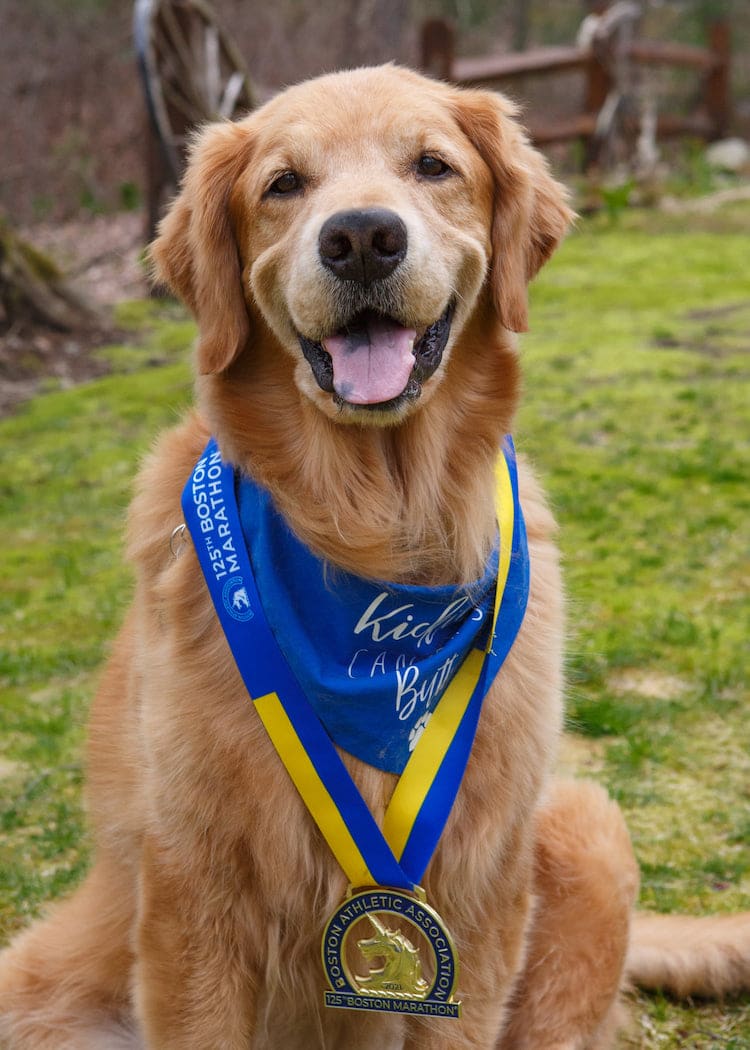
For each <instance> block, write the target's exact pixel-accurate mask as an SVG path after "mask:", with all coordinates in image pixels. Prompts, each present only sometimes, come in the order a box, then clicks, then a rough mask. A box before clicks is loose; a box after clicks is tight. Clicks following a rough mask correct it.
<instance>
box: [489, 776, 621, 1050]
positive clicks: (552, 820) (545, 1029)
mask: <svg viewBox="0 0 750 1050" xmlns="http://www.w3.org/2000/svg"><path fill="white" fill-rule="evenodd" d="M535 852H536V863H535V869H536V870H535V876H534V881H535V885H534V889H535V891H536V897H537V905H536V909H535V912H534V916H533V921H532V924H531V927H530V930H529V937H528V950H527V954H526V961H525V966H524V971H523V973H522V974H521V975H520V978H519V981H518V984H517V988H516V993H515V996H514V1001H513V1004H512V1008H511V1013H510V1017H509V1020H508V1023H507V1025H506V1028H505V1029H504V1033H503V1038H502V1040H501V1041H500V1044H499V1050H609V1048H610V1047H612V1046H613V1044H614V1037H615V1031H616V1029H617V1027H618V1024H619V1022H620V1020H621V1018H620V1010H619V1003H618V992H619V989H620V985H621V983H622V973H623V966H624V961H625V953H626V949H627V943H628V930H629V925H630V917H631V911H632V908H633V903H634V900H635V897H636V894H637V892H638V869H637V865H636V862H635V858H634V857H633V851H632V848H631V845H630V838H629V836H628V832H627V828H626V827H625V822H624V820H623V818H622V814H621V813H620V811H619V809H618V808H617V806H616V805H615V803H614V802H611V801H610V800H609V798H608V797H607V795H606V793H605V792H604V790H603V789H602V788H601V787H599V786H598V785H596V784H592V783H587V782H580V783H576V782H573V781H571V782H567V781H563V782H560V783H558V784H557V785H555V786H554V787H553V789H552V790H551V792H550V793H549V796H548V798H547V800H546V802H545V803H544V804H543V805H542V806H541V807H540V809H539V811H538V813H537V818H536V851H535Z"/></svg>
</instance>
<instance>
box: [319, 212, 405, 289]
mask: <svg viewBox="0 0 750 1050" xmlns="http://www.w3.org/2000/svg"><path fill="white" fill-rule="evenodd" d="M406 244H407V235H406V226H405V225H404V223H403V222H402V221H401V219H400V218H399V217H398V215H396V213H395V212H392V211H388V210H387V209H385V208H368V209H366V210H363V211H339V212H336V214H335V215H332V216H331V217H330V219H327V220H326V222H325V223H324V224H323V227H322V229H321V231H320V236H319V237H318V251H319V252H320V258H321V261H322V263H323V265H324V266H326V267H327V268H328V269H329V270H330V271H331V272H332V273H335V274H336V276H337V277H340V278H341V280H342V281H357V282H358V283H359V284H371V283H372V282H373V281H380V280H382V279H383V278H384V277H388V275H389V274H392V273H393V271H394V270H395V269H396V267H397V266H398V265H399V263H401V262H403V260H404V257H405V256H406Z"/></svg>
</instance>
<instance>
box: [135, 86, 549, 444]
mask: <svg viewBox="0 0 750 1050" xmlns="http://www.w3.org/2000/svg"><path fill="white" fill-rule="evenodd" d="M569 217H570V213H569V212H568V209H567V207H566V205H565V198H564V194H563V192H562V190H561V189H560V187H558V186H557V184H556V183H555V182H554V181H553V180H552V179H551V177H550V176H549V174H548V172H547V169H546V165H545V164H544V162H543V161H542V160H541V158H540V157H539V155H538V154H537V153H535V151H533V150H532V149H531V148H530V147H529V146H528V144H527V143H526V141H525V139H524V138H523V136H522V134H521V132H520V130H519V129H518V127H517V126H516V124H515V123H514V121H513V119H512V116H511V108H510V106H509V105H508V104H507V103H506V102H504V100H502V99H501V98H500V97H499V96H497V95H491V94H489V93H484V92H459V91H457V90H455V89H453V88H450V87H448V86H446V85H442V84H438V83H434V82H432V81H428V80H426V79H425V78H423V77H420V76H418V75H417V74H415V73H411V72H409V71H407V70H402V69H397V68H395V67H391V66H388V67H381V68H377V69H370V70H357V71H351V72H346V73H340V74H334V75H332V76H326V77H322V78H320V79H318V80H314V81H310V82H308V83H306V84H302V85H300V86H298V87H295V88H292V89H290V90H288V91H286V92H284V93H283V94H282V95H280V96H278V97H277V98H275V99H273V100H272V101H271V102H270V103H268V104H267V105H266V106H264V107H263V108H262V109H260V110H258V111H257V112H256V113H254V114H252V115H251V116H250V117H248V118H246V119H245V120H244V121H242V122H240V123H238V124H236V125H229V124H225V125H217V126H214V127H212V128H209V129H208V130H207V131H206V132H204V134H203V137H202V138H201V139H200V140H199V142H198V144H197V145H196V147H195V149H194V151H193V156H192V161H191V165H190V167H189V170H188V173H187V176H186V180H185V184H184V187H183V191H182V194H181V196H180V198H178V201H177V202H176V204H175V206H174V207H173V209H172V211H171V213H170V215H169V216H168V217H167V219H166V220H165V222H164V224H163V227H162V231H161V236H160V238H159V240H158V241H157V242H156V244H155V246H154V258H155V260H156V263H157V270H158V273H159V275H160V276H161V277H162V278H164V279H165V280H166V281H167V283H169V284H170V285H171V286H172V287H173V288H174V289H175V290H176V291H177V292H178V293H179V294H181V295H182V297H183V298H184V299H185V300H186V302H187V303H188V305H190V306H191V308H192V309H193V311H194V313H195V314H196V316H197V318H198V321H199V324H200V326H201V347H200V351H199V366H200V368H201V369H202V370H203V371H208V372H217V371H219V372H220V371H223V370H225V369H227V368H228V367H229V366H230V365H231V363H232V361H233V360H234V359H235V358H236V357H237V356H238V355H239V354H241V353H243V352H247V353H252V352H253V350H252V344H253V328H254V327H255V328H257V327H258V322H259V321H260V323H261V324H263V323H264V324H265V325H267V327H268V329H270V331H271V332H272V333H273V335H274V336H275V339H276V341H277V342H278V344H279V345H280V352H281V353H283V352H286V354H288V355H290V357H291V361H292V369H293V376H294V381H295V383H296V385H297V387H298V389H299V390H300V391H301V392H302V394H303V395H305V396H306V397H307V398H309V399H310V400H312V401H313V402H314V403H315V404H316V405H317V406H318V407H319V408H320V409H321V410H322V411H323V412H325V413H326V414H328V415H330V416H332V417H334V418H336V419H341V420H344V421H352V420H356V421H358V422H365V423H369V422H373V423H391V422H394V421H398V420H399V419H401V418H403V417H404V416H405V415H406V414H408V413H409V412H410V411H413V410H414V408H415V407H416V406H418V405H419V404H421V403H423V402H424V401H425V400H427V399H428V398H429V394H430V393H431V391H433V390H434V389H435V388H436V387H437V385H438V384H439V383H440V381H441V377H442V376H443V374H444V372H445V370H446V365H447V362H448V360H449V358H450V355H451V352H452V349H453V347H454V346H455V344H456V342H457V340H458V339H459V337H460V334H461V332H462V330H463V329H464V328H465V326H466V325H467V323H469V322H470V320H471V319H472V317H473V316H474V314H475V313H476V311H477V310H478V309H479V304H480V300H482V301H483V307H482V308H483V309H485V311H486V310H487V303H490V304H491V306H490V309H491V311H492V312H493V313H494V319H495V321H496V322H497V323H500V324H502V325H504V326H505V327H506V328H509V329H512V330H516V331H518V330H521V329H523V328H524V327H525V319H526V283H527V281H528V280H529V278H530V277H531V276H533V274H534V273H535V272H536V270H537V269H538V268H539V266H540V265H541V263H542V262H543V261H544V259H545V258H546V257H547V256H548V255H549V254H550V253H551V251H552V250H553V248H554V246H555V244H556V243H557V241H558V240H559V239H560V237H561V236H562V234H563V232H564V230H565V228H566V226H567V223H568V221H569ZM483 292H486V293H489V294H485V295H484V296H483ZM258 314H260V318H258V316H257V315H258Z"/></svg>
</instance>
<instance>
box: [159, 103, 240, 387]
mask: <svg viewBox="0 0 750 1050" xmlns="http://www.w3.org/2000/svg"><path fill="white" fill-rule="evenodd" d="M251 150H252V136H251V134H250V130H249V128H248V127H247V126H246V125H243V124H232V123H229V122H228V121H227V122H226V123H222V124H211V125H209V126H208V127H206V128H205V129H203V131H202V132H200V134H199V135H198V137H197V138H196V139H195V141H194V142H193V145H192V148H191V150H190V157H189V162H188V167H187V171H186V173H185V177H184V179H183V182H182V188H181V190H180V194H179V196H178V197H177V199H176V200H175V201H174V202H173V204H172V206H171V208H170V210H169V212H168V213H167V215H166V216H165V218H164V219H163V220H162V222H161V224H160V226H159V236H158V237H157V239H156V240H155V241H154V243H153V244H152V245H151V249H150V256H151V261H152V263H153V268H154V275H155V277H156V279H157V281H159V282H162V283H164V284H166V285H167V286H168V287H169V288H170V289H171V290H172V291H173V292H174V293H175V294H176V295H178V296H179V297H180V298H181V299H182V300H183V302H185V304H186V305H187V306H188V307H189V308H190V310H191V312H192V313H193V315H194V316H195V319H196V320H197V322H198V326H199V329H200V335H199V341H198V371H199V372H201V373H211V372H223V371H224V370H225V369H226V368H228V367H229V365H230V364H231V363H232V361H233V360H234V359H235V357H236V356H237V355H238V354H239V352H240V351H241V350H242V348H243V346H244V345H245V342H246V341H247V337H248V334H249V322H248V315H247V308H246V306H245V299H244V296H243V294H242V278H241V263H240V258H239V249H238V246H237V241H236V238H235V234H234V230H233V228H232V220H231V216H230V213H229V197H230V194H231V192H232V187H233V186H234V184H235V183H236V181H237V179H238V178H239V176H240V174H241V173H242V171H243V170H244V169H245V167H246V166H247V164H248V163H249V160H250V153H251Z"/></svg>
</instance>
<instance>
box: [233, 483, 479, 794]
mask: <svg viewBox="0 0 750 1050" xmlns="http://www.w3.org/2000/svg"><path fill="white" fill-rule="evenodd" d="M239 508H240V518H241V520H242V531H243V533H244V536H245V542H246V544H247V548H248V552H249V554H250V561H251V563H252V566H253V573H254V575H255V580H256V583H257V586H258V591H259V593H260V597H261V601H262V603H263V611H264V613H265V615H266V618H267V620H268V623H269V624H270V627H271V630H272V631H273V634H274V636H275V638H276V641H277V643H278V645H279V648H280V649H281V651H282V652H283V654H284V657H285V659H286V661H287V663H288V664H289V666H290V667H291V669H292V671H293V673H294V675H295V677H296V678H297V680H298V682H299V684H300V686H301V687H302V691H303V692H304V693H305V695H306V696H307V698H308V700H309V702H310V704H311V706H312V707H313V709H314V711H315V713H316V714H317V716H318V717H319V718H320V720H321V722H322V723H323V725H324V726H325V728H326V731H327V732H328V735H329V736H330V737H331V738H332V740H333V741H334V742H335V743H336V744H338V746H339V747H341V748H343V750H344V751H348V752H349V753H350V754H352V755H356V756H357V758H360V759H362V760H363V761H364V762H367V763H368V764H369V765H371V766H376V767H377V768H378V769H382V770H386V771H387V772H389V773H401V772H402V771H403V769H404V766H405V765H406V763H407V761H408V759H409V755H410V754H411V752H412V751H413V749H414V747H415V745H416V743H417V740H418V739H419V737H420V736H421V733H422V731H423V730H424V728H425V726H426V724H427V722H428V720H429V718H430V715H431V713H432V711H433V710H434V708H435V706H436V705H437V703H438V701H439V699H440V697H441V696H442V695H443V693H444V691H445V688H446V686H447V685H448V683H449V682H450V680H451V678H452V677H453V675H454V674H455V672H456V670H457V669H458V668H459V667H460V665H461V663H462V662H463V660H464V658H465V657H466V655H467V654H468V653H469V651H470V650H471V649H472V648H476V647H478V646H479V647H481V645H482V644H483V643H484V641H485V640H486V637H487V632H488V630H489V624H490V622H491V617H492V609H493V602H494V596H495V583H496V580H497V564H498V552H497V547H495V549H494V550H493V552H492V554H491V556H490V558H489V561H488V563H487V567H486V570H485V572H484V574H483V576H482V577H481V579H479V580H476V581H475V582H474V583H472V584H471V585H470V586H468V587H467V586H462V587H454V586H443V587H412V586H406V585H404V584H394V583H381V582H377V581H372V580H367V579H363V578H361V577H359V576H354V575H352V574H351V573H348V572H344V571H343V570H341V569H338V568H332V567H331V566H330V565H329V564H327V563H326V562H325V561H324V560H322V559H321V558H318V557H317V556H316V555H314V554H312V553H311V552H310V551H309V550H308V548H307V547H305V546H304V544H303V543H302V542H301V541H300V540H299V539H298V538H297V537H296V536H295V535H294V533H293V532H292V531H291V529H290V528H289V526H288V525H287V523H286V521H285V520H284V519H283V518H282V517H281V515H280V514H279V513H278V511H277V510H276V508H275V507H274V504H273V501H272V499H271V496H270V495H269V493H268V492H267V491H266V490H265V489H263V488H261V487H260V486H259V485H258V484H256V483H255V482H254V481H252V480H251V479H250V478H247V477H242V478H241V479H240V481H239Z"/></svg>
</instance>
